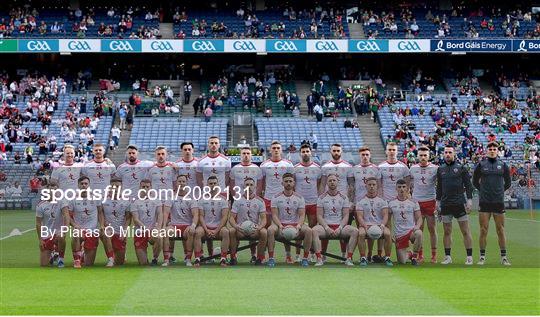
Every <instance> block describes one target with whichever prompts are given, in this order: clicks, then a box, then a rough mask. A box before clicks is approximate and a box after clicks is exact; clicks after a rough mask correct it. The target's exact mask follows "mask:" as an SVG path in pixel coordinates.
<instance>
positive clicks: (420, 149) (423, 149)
mask: <svg viewBox="0 0 540 317" xmlns="http://www.w3.org/2000/svg"><path fill="white" fill-rule="evenodd" d="M418 151H428V152H429V148H428V147H427V146H421V147H419V148H418Z"/></svg>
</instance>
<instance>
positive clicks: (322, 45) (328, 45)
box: [315, 41, 339, 52]
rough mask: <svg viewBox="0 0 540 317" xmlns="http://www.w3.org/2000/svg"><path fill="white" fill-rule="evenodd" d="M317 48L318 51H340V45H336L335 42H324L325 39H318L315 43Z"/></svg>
mask: <svg viewBox="0 0 540 317" xmlns="http://www.w3.org/2000/svg"><path fill="white" fill-rule="evenodd" d="M315 49H316V50H317V51H324V52H336V51H339V47H338V46H337V45H336V43H335V42H324V41H317V42H316V43H315Z"/></svg>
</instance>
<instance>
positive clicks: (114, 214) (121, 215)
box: [103, 199, 129, 234]
mask: <svg viewBox="0 0 540 317" xmlns="http://www.w3.org/2000/svg"><path fill="white" fill-rule="evenodd" d="M128 212H129V202H128V201H125V200H110V199H107V200H106V201H105V202H104V203H103V214H104V215H105V226H111V227H112V228H113V229H114V233H115V234H118V232H120V227H123V226H124V224H125V222H126V214H127V213H128Z"/></svg>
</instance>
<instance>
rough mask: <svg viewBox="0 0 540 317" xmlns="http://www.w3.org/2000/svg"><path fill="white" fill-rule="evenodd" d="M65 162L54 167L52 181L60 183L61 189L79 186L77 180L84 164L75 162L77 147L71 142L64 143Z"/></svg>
mask: <svg viewBox="0 0 540 317" xmlns="http://www.w3.org/2000/svg"><path fill="white" fill-rule="evenodd" d="M63 159H64V163H60V164H59V165H58V166H56V167H54V168H53V171H52V173H51V179H50V180H51V181H54V182H56V183H57V184H58V187H59V188H60V189H61V190H66V189H73V190H76V189H77V188H78V185H77V180H78V179H79V176H80V175H81V169H82V166H83V165H82V164H80V163H75V161H74V159H75V148H74V147H73V145H71V144H66V145H64V154H63Z"/></svg>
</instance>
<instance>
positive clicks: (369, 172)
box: [352, 164, 381, 201]
mask: <svg viewBox="0 0 540 317" xmlns="http://www.w3.org/2000/svg"><path fill="white" fill-rule="evenodd" d="M352 176H353V177H354V196H355V200H356V201H358V200H360V199H362V198H364V197H366V195H367V189H366V180H367V179H368V178H371V177H375V178H376V179H377V180H380V179H381V171H380V170H379V168H378V167H377V165H375V164H369V165H366V166H363V165H361V164H358V165H355V166H354V167H353V169H352Z"/></svg>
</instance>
